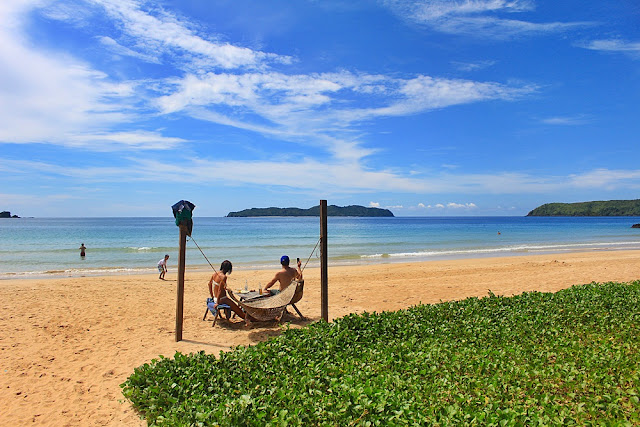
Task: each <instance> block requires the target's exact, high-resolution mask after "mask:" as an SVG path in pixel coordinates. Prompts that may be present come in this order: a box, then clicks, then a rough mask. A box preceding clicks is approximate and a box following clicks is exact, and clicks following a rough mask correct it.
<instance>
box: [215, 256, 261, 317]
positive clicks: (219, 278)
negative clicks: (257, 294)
mask: <svg viewBox="0 0 640 427" xmlns="http://www.w3.org/2000/svg"><path fill="white" fill-rule="evenodd" d="M232 270H233V265H232V264H231V261H229V260H225V261H222V264H220V271H216V272H215V273H214V274H213V275H212V276H211V279H210V280H209V295H211V298H213V301H214V303H215V304H214V307H217V306H218V305H219V304H226V305H228V306H229V307H231V310H233V312H234V313H236V314H237V315H238V316H240V317H241V318H242V319H244V322H245V324H246V325H247V326H251V321H252V320H254V319H252V318H251V316H249V315H247V314H245V312H244V311H242V309H241V308H240V307H238V304H236V303H235V301H234V300H232V299H231V298H229V297H228V296H227V275H229V274H231V271H232Z"/></svg>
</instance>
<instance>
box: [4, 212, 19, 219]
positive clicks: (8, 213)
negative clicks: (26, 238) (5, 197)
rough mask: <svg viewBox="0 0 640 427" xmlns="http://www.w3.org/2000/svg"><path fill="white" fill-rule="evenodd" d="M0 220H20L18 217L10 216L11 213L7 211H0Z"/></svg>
mask: <svg viewBox="0 0 640 427" xmlns="http://www.w3.org/2000/svg"><path fill="white" fill-rule="evenodd" d="M0 218H20V217H19V216H18V215H13V216H12V215H11V212H9V211H2V212H0Z"/></svg>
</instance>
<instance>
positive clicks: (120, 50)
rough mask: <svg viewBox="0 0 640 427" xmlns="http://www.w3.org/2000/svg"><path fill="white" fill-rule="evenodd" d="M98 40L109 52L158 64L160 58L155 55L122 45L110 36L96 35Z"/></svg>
mask: <svg viewBox="0 0 640 427" xmlns="http://www.w3.org/2000/svg"><path fill="white" fill-rule="evenodd" d="M98 40H99V41H100V43H101V44H102V45H104V46H105V47H106V48H107V49H109V50H110V51H111V52H113V53H114V54H116V55H121V56H131V57H133V58H138V59H141V60H143V61H145V62H150V63H154V64H160V59H159V58H158V57H157V56H156V55H152V54H147V53H143V52H139V51H136V50H133V49H130V48H128V47H126V46H122V45H121V44H119V43H118V42H117V41H115V40H114V39H112V38H111V37H107V36H100V37H98Z"/></svg>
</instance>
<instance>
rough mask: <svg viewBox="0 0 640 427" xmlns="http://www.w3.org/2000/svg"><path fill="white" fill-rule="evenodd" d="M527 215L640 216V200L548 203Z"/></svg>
mask: <svg viewBox="0 0 640 427" xmlns="http://www.w3.org/2000/svg"><path fill="white" fill-rule="evenodd" d="M527 216H640V199H639V200H608V201H596V202H581V203H546V204H544V205H542V206H538V207H537V208H535V209H534V210H532V211H531V212H529V213H528V214H527Z"/></svg>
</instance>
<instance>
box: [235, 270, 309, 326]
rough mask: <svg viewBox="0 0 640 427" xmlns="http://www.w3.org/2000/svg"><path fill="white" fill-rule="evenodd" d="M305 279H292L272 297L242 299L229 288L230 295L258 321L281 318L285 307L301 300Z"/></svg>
mask: <svg viewBox="0 0 640 427" xmlns="http://www.w3.org/2000/svg"><path fill="white" fill-rule="evenodd" d="M303 287H304V280H301V281H296V280H294V281H292V282H291V284H290V285H289V286H287V288H286V289H285V290H284V291H282V292H280V293H279V294H276V295H274V296H272V297H265V298H259V299H256V300H253V301H240V299H239V298H237V297H236V296H235V295H234V294H233V291H232V290H231V289H227V292H228V293H229V296H230V297H231V299H233V300H234V301H235V302H236V303H238V305H239V306H240V307H241V308H242V309H243V310H244V311H245V313H247V314H248V315H249V316H251V317H253V318H254V319H256V320H257V321H260V322H264V321H267V320H273V319H280V318H281V317H282V314H283V313H284V310H285V308H287V306H288V305H289V304H292V303H295V302H298V301H300V299H301V298H302V290H303Z"/></svg>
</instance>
